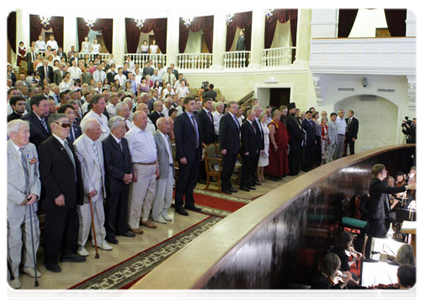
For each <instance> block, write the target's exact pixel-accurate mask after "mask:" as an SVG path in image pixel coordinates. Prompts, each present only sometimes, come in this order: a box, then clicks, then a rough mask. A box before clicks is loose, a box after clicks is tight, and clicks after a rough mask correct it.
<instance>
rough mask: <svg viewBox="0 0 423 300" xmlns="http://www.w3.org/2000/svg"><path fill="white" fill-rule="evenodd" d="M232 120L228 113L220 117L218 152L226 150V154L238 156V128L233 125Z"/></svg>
mask: <svg viewBox="0 0 423 300" xmlns="http://www.w3.org/2000/svg"><path fill="white" fill-rule="evenodd" d="M235 122H238V121H235V120H234V118H233V117H232V115H231V114H230V113H227V114H226V115H224V116H222V118H221V119H220V123H219V143H220V150H224V149H226V153H228V154H238V153H239V149H240V139H239V133H240V130H241V128H240V126H239V127H238V126H237V124H238V125H239V123H235Z"/></svg>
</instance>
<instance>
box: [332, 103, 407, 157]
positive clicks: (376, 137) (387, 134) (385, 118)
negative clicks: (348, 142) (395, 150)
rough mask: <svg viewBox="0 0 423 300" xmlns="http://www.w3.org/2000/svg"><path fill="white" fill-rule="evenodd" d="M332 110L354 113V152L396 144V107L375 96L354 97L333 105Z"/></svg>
mask: <svg viewBox="0 0 423 300" xmlns="http://www.w3.org/2000/svg"><path fill="white" fill-rule="evenodd" d="M334 109H335V111H336V112H337V111H338V109H343V110H344V111H345V117H347V113H348V110H353V111H354V117H355V118H357V119H358V121H359V130H358V135H357V141H356V143H355V151H356V153H358V152H363V151H366V150H369V149H374V148H377V147H381V146H387V145H393V144H397V135H398V132H400V129H399V127H398V106H396V105H395V104H394V103H392V102H391V101H389V100H388V99H386V98H383V97H380V96H376V95H355V96H351V97H348V98H345V99H342V100H340V101H338V102H336V103H335V105H334Z"/></svg>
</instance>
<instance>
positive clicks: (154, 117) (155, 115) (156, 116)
mask: <svg viewBox="0 0 423 300" xmlns="http://www.w3.org/2000/svg"><path fill="white" fill-rule="evenodd" d="M148 117H149V118H150V120H151V122H152V123H153V124H154V127H156V129H157V125H156V122H157V120H158V119H159V118H161V117H164V114H162V113H159V112H157V111H155V110H154V111H153V112H152V113H151V114H149V115H148Z"/></svg>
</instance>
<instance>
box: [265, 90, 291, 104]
mask: <svg viewBox="0 0 423 300" xmlns="http://www.w3.org/2000/svg"><path fill="white" fill-rule="evenodd" d="M290 96H291V89H290V88H275V89H270V101H269V105H271V106H274V107H280V106H281V105H286V106H288V104H289V99H290Z"/></svg>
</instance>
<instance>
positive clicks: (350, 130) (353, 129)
mask: <svg viewBox="0 0 423 300" xmlns="http://www.w3.org/2000/svg"><path fill="white" fill-rule="evenodd" d="M345 121H346V123H347V139H348V140H351V139H352V138H355V139H357V133H358V120H357V119H356V118H354V117H353V118H352V119H351V122H349V124H348V119H347V120H345Z"/></svg>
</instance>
